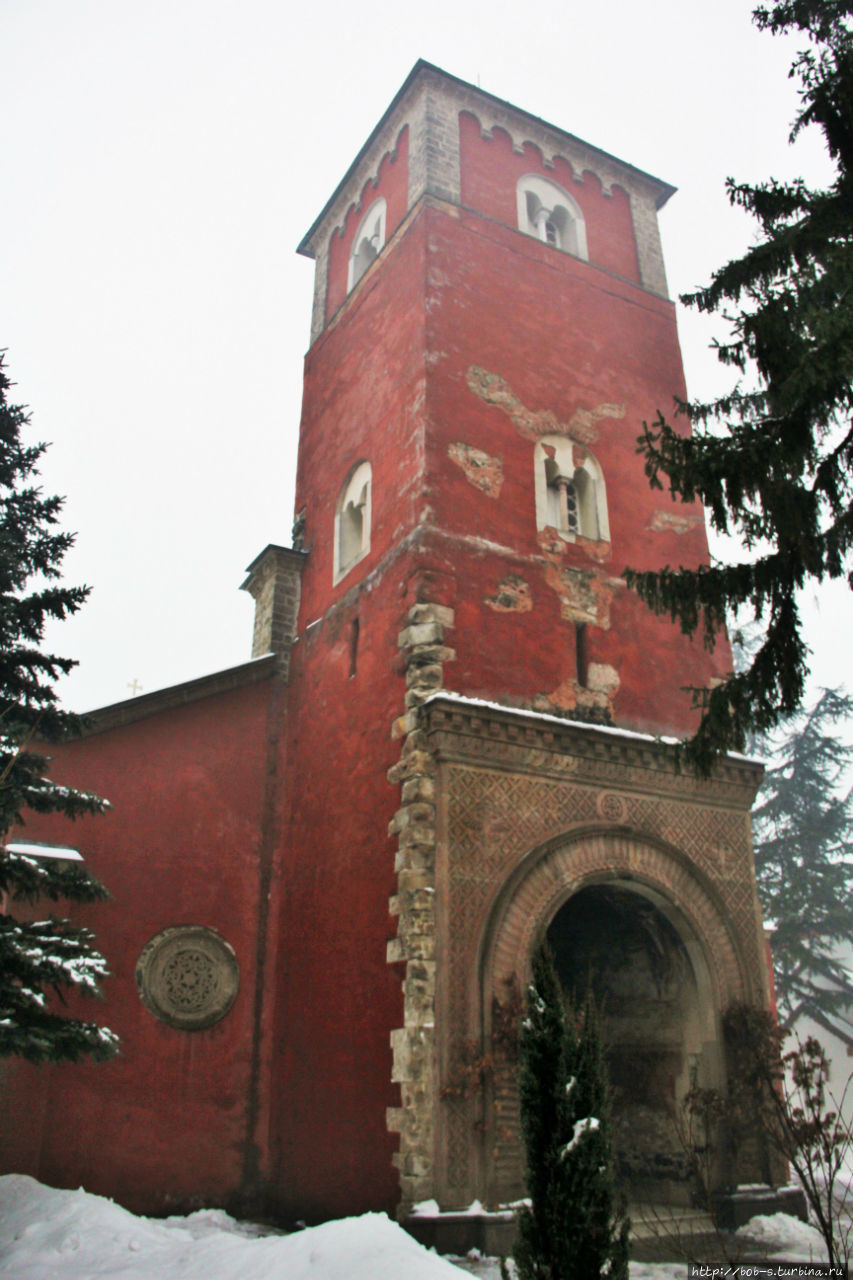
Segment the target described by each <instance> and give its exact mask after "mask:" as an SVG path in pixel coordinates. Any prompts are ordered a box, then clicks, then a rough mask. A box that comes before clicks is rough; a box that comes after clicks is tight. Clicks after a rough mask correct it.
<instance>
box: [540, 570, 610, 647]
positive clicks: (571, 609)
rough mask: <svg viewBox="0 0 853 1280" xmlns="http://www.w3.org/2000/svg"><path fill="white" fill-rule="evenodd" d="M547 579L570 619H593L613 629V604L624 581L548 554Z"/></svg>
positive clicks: (564, 616)
mask: <svg viewBox="0 0 853 1280" xmlns="http://www.w3.org/2000/svg"><path fill="white" fill-rule="evenodd" d="M545 582H546V583H547V585H548V586H549V587H550V588H551V590H552V591H556V593H557V595H558V597H559V600H560V615H561V617H563V618H565V619H566V621H567V622H591V623H592V624H593V625H594V626H596V627H602V628H603V629H604V630H605V631H607V630H609V628H610V606H611V604H612V602H613V596H614V594H615V592H616V590H617V588H619V587H620V586H621V585H622V582H621V580H620V579H619V578H606V577H604V575H603V574H601V573H598V572H596V570H594V569H571V568H569V567H568V566H566V565H562V564H560V563H559V561H557V560H555V559H552V558H551V557H548V559H547V562H546V564H545Z"/></svg>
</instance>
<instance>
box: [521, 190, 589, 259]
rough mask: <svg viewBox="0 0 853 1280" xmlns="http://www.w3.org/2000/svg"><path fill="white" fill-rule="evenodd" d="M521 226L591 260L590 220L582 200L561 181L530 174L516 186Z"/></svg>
mask: <svg viewBox="0 0 853 1280" xmlns="http://www.w3.org/2000/svg"><path fill="white" fill-rule="evenodd" d="M516 201H517V207H518V228H519V230H520V231H523V232H524V234H525V235H528V236H533V238H534V239H535V240H541V241H542V243H543V244H550V245H552V246H553V247H554V248H555V249H559V250H560V251H561V252H562V253H570V254H572V255H573V256H574V257H575V258H583V259H584V261H588V260H589V250H588V248H587V242H586V221H585V219H584V216H583V211H582V209H581V207H580V205H579V204H578V202H577V201H576V200H575V199H574V198H573V197H572V196H570V195H569V193H568V191H566V190H565V189H564V188H563V187H561V186H559V185H558V183H556V182H552V181H551V180H550V179H549V178H542V177H540V175H539V174H538V173H526V174H524V175H523V176H522V177H521V178H519V180H518V185H517V187H516Z"/></svg>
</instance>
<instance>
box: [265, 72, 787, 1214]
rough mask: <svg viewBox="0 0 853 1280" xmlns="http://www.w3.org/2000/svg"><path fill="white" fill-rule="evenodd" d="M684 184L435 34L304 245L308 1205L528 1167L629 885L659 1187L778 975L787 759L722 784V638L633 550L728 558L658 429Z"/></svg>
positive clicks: (638, 1021)
mask: <svg viewBox="0 0 853 1280" xmlns="http://www.w3.org/2000/svg"><path fill="white" fill-rule="evenodd" d="M672 193H673V188H672V187H670V186H668V185H667V184H666V183H664V182H661V181H659V180H658V179H656V178H653V177H651V176H650V175H648V174H646V173H644V172H642V171H641V170H639V169H636V168H634V167H633V166H632V165H630V164H626V163H624V162H622V161H620V160H617V159H615V158H614V157H612V156H610V155H608V154H607V153H605V152H603V151H600V150H598V149H597V148H595V147H593V146H591V145H589V144H587V143H585V142H583V141H581V140H580V139H578V138H576V137H574V136H572V135H571V134H569V133H566V132H564V131H563V130H561V129H557V128H555V127H553V126H552V125H549V124H547V123H545V122H544V121H542V120H540V119H538V118H536V117H534V116H531V115H529V114H528V113H526V112H524V111H522V110H520V109H518V108H516V107H513V106H511V105H510V104H508V103H506V102H503V101H501V100H500V99H497V98H495V97H493V96H491V95H490V94H487V93H484V92H482V91H481V90H479V89H477V88H474V87H473V86H471V85H468V84H465V83H464V82H462V81H460V80H457V79H455V78H454V77H452V76H449V75H447V74H445V73H444V72H442V71H440V70H439V69H437V68H435V67H433V66H430V65H429V64H427V63H423V62H419V63H418V64H417V65H416V66H415V68H414V69H413V71H412V73H411V74H410V75H409V77H408V79H407V80H406V82H405V83H404V85H403V86H402V88H401V89H400V91H399V93H398V94H397V95H396V97H395V98H394V100H393V102H392V103H391V105H390V106H389V108H388V110H387V111H386V112H385V114H384V116H383V117H382V119H381V120H380V122H379V123H378V125H377V126H376V128H375V129H374V130H373V132H372V134H371V135H370V137H369V138H368V140H367V142H366V143H365V145H364V147H363V148H362V150H361V151H360V152H359V154H358V156H357V157H356V159H355V160H354V162H353V164H352V166H351V167H350V169H349V171H348V172H347V174H346V175H345V177H344V178H343V180H342V182H341V183H340V185H339V186H338V188H337V189H336V191H335V192H334V194H333V195H332V197H331V199H330V200H329V202H328V203H327V205H326V207H325V208H324V209H323V211H322V213H321V214H320V216H319V217H318V218H317V220H316V221H315V223H314V224H313V226H312V227H311V229H310V230H309V232H308V233H307V235H306V236H305V238H304V240H303V242H302V244H301V245H300V252H302V253H304V254H307V255H308V256H310V257H312V258H314V259H315V262H316V278H315V292H314V305H313V319H312V334H311V347H310V349H309V351H308V354H307V357H306V361H305V386H304V399H303V413H302V423H301V434H300V448H299V463H298V476H297V497H296V511H297V521H298V527H299V530H300V539H301V541H302V547H303V548H304V552H305V553H307V554H306V555H305V557H304V566H303V571H302V581H301V600H300V606H299V618H298V622H297V625H296V638H295V640H294V643H293V646H292V650H291V658H290V667H289V683H288V688H287V712H286V716H287V728H286V735H285V737H286V771H285V794H284V798H283V801H282V813H281V822H282V829H283V831H284V837H283V851H282V865H283V877H284V878H283V890H282V908H281V920H280V925H281V938H282V940H283V941H282V944H281V945H282V955H283V957H284V960H283V963H282V966H281V971H280V977H279V983H280V987H279V994H278V1000H277V1010H278V1012H277V1024H276V1028H275V1031H274V1036H275V1044H276V1046H277V1051H278V1052H279V1053H280V1055H281V1064H282V1065H281V1070H280V1071H279V1073H278V1081H277V1089H276V1097H274V1098H273V1099H272V1100H271V1107H272V1131H273V1132H274V1133H277V1134H278V1135H279V1141H280V1163H281V1180H280V1185H282V1186H284V1187H288V1186H290V1187H292V1188H293V1192H292V1197H293V1207H294V1208H295V1209H296V1208H298V1211H299V1216H309V1215H310V1214H311V1213H312V1212H322V1213H324V1214H337V1213H351V1212H354V1211H357V1210H359V1209H364V1208H375V1207H388V1206H390V1205H391V1204H394V1203H398V1204H400V1205H401V1206H402V1211H403V1212H405V1211H406V1210H407V1208H408V1207H410V1206H411V1204H412V1203H414V1202H416V1201H419V1200H424V1199H431V1198H436V1199H437V1200H438V1201H439V1203H440V1204H441V1206H442V1208H448V1209H451V1208H459V1207H463V1206H464V1205H467V1204H469V1203H470V1202H471V1201H472V1200H473V1199H474V1198H479V1199H481V1200H482V1201H484V1202H486V1203H492V1204H495V1203H498V1202H500V1201H505V1200H509V1199H512V1198H514V1197H516V1196H518V1195H519V1194H521V1193H522V1185H521V1164H520V1159H521V1157H520V1143H519V1134H518V1116H517V1090H516V1085H515V1066H514V1058H513V1053H514V1049H513V1028H514V1026H515V1025H516V1020H517V1012H518V1001H519V998H520V994H521V992H522V990H523V986H524V983H525V981H526V977H527V973H528V967H529V961H530V955H531V953H532V949H533V947H534V946H535V944H536V942H537V940H538V939H540V938H542V937H543V936H545V935H546V933H547V935H548V936H549V938H551V939H552V942H553V944H554V947H555V950H556V951H557V952H558V953H559V954H561V955H562V956H563V961H564V965H565V967H566V972H567V973H568V972H569V971H570V970H571V969H572V966H574V967H575V968H576V969H579V970H580V969H583V968H584V965H585V954H581V953H580V952H578V951H577V946H576V945H575V943H572V944H571V946H570V945H569V942H570V939H569V934H570V933H571V935H572V937H573V938H574V937H575V936H576V935H578V934H579V933H582V932H583V931H582V930H581V931H579V930H578V929H577V928H576V924H577V919H578V918H579V916H578V913H579V912H580V915H581V916H582V917H583V919H584V920H586V921H587V922H588V923H590V929H589V930H588V933H589V934H590V939H593V938H594V935H595V933H596V921H599V922H601V923H602V927H605V926H606V927H610V925H609V924H608V923H607V922H612V921H613V920H616V919H621V918H623V916H625V914H626V913H627V915H628V916H629V917H630V928H626V931H625V935H624V936H625V938H633V939H635V941H636V940H638V941H637V946H639V947H640V948H641V949H642V946H643V945H646V944H647V950H648V956H647V957H646V960H644V961H643V963H641V964H639V966H638V965H634V964H632V962H631V959H630V956H631V946H629V945H628V943H627V942H626V944H625V948H624V950H625V954H624V955H623V956H621V958H620V960H619V963H618V964H617V965H615V966H614V968H613V971H612V973H610V974H609V975H605V977H604V978H603V979H602V980H603V981H605V982H606V983H609V984H610V985H609V986H608V988H607V990H608V991H609V993H610V996H611V997H612V1000H613V1008H614V1009H616V1010H617V1012H616V1013H615V1014H614V1016H613V1018H612V1019H611V1021H610V1025H609V1026H608V1034H609V1036H610V1038H611V1046H612V1050H613V1061H614V1062H615V1063H616V1064H617V1065H616V1068H615V1070H616V1074H617V1076H618V1079H617V1080H616V1084H617V1087H618V1088H619V1089H621V1090H622V1093H623V1094H624V1097H621V1101H620V1104H619V1105H620V1108H621V1110H620V1112H619V1114H620V1116H621V1118H622V1130H621V1132H622V1135H623V1138H622V1145H623V1148H624V1150H623V1151H622V1153H621V1154H622V1156H623V1157H624V1159H623V1164H624V1170H625V1176H626V1177H627V1178H629V1179H633V1180H634V1185H635V1187H640V1188H641V1189H642V1190H643V1194H647V1193H648V1194H649V1195H651V1196H652V1197H654V1196H657V1197H658V1198H662V1199H668V1200H670V1201H676V1202H677V1201H679V1200H685V1201H686V1200H689V1195H690V1188H689V1185H688V1175H687V1173H686V1172H685V1171H684V1170H683V1169H682V1168H681V1167H680V1166H679V1163H678V1158H677V1153H676V1152H675V1151H674V1148H673V1145H672V1140H671V1138H670V1137H668V1136H666V1135H665V1133H664V1128H665V1124H664V1118H665V1114H666V1113H667V1110H668V1109H670V1110H671V1108H672V1106H674V1105H675V1104H676V1103H677V1101H678V1099H679V1097H680V1096H682V1095H683V1093H684V1091H685V1090H686V1088H687V1087H688V1085H689V1083H690V1082H691V1081H692V1080H696V1079H699V1080H703V1081H706V1082H708V1083H712V1082H718V1081H719V1080H720V1079H721V1078H722V1076H723V1074H724V1071H725V1064H724V1061H723V1055H722V1051H721V1048H720V1043H721V1041H720V1017H721V1013H722V1011H723V1010H724V1009H725V1007H726V1005H727V1004H729V1003H731V1002H733V1001H735V1000H738V999H740V1000H747V999H748V1000H751V1001H752V1002H757V1003H759V1004H763V1005H766V1003H767V1001H768V999H769V993H768V989H767V974H766V965H765V959H764V951H763V942H762V937H761V923H760V914H759V909H758V904H757V899H756V895H755V884H754V873H753V869H752V860H751V845H750V828H749V808H750V804H751V801H752V797H753V795H754V791H755V788H756V786H757V783H758V778H759V770H758V769H757V768H756V767H755V766H753V765H751V764H749V763H748V762H745V761H742V760H729V761H725V762H722V763H721V765H720V767H719V769H718V771H717V774H716V776H715V777H714V778H713V779H712V780H711V781H709V782H707V783H699V782H698V781H696V780H695V779H693V778H690V777H685V776H682V775H679V774H678V772H677V771H676V769H675V767H674V757H673V750H672V747H671V745H667V743H666V742H665V741H664V740H663V738H664V737H665V736H667V735H671V736H675V737H678V736H682V735H684V734H686V733H687V732H689V730H690V728H691V726H692V723H693V717H692V713H691V707H690V697H689V694H688V692H686V690H687V687H688V686H704V685H707V684H708V683H709V682H711V681H714V680H718V679H720V678H722V677H724V676H725V674H726V671H727V669H728V665H729V653H728V650H727V646H726V644H725V643H724V642H722V643H721V644H720V645H718V647H717V649H716V651H715V652H714V653H712V654H708V653H706V652H704V651H703V649H702V647H701V645H695V644H693V643H692V642H691V641H689V640H688V639H686V638H684V637H683V636H681V635H680V634H679V633H678V631H677V629H676V628H674V627H672V626H671V625H669V624H668V623H667V622H665V621H663V620H661V619H659V618H656V617H654V616H653V615H652V614H650V613H649V612H648V611H647V610H646V608H645V607H644V606H643V605H642V604H641V603H640V602H639V601H638V600H637V599H636V597H635V596H633V595H632V594H631V593H630V592H629V591H628V589H627V587H626V585H625V582H624V579H623V577H622V574H623V570H624V569H625V567H626V566H628V565H630V566H631V567H633V568H637V569H645V568H652V567H660V566H662V565H665V564H685V565H691V566H695V565H698V564H701V563H702V562H704V561H705V560H706V559H707V555H708V550H707V543H706V537H705V528H704V522H703V515H702V511H701V508H699V507H692V506H682V505H678V504H675V503H673V502H672V501H671V500H670V499H669V498H668V496H666V495H664V494H662V493H661V492H660V491H658V492H655V491H652V490H651V489H650V488H649V486H648V483H647V481H646V479H645V477H644V474H643V467H642V461H641V459H640V458H639V457H638V455H637V452H636V443H635V442H636V438H637V436H638V434H639V433H640V430H641V427H642V422H643V420H644V419H650V418H652V417H654V415H655V413H656V411H657V409H658V408H662V409H664V410H666V409H668V407H669V406H670V405H671V404H672V400H673V396H675V395H683V394H684V390H685V388H684V382H683V374H682V368H681V359H680V353H679V347H678V339H677V333H676V324H675V313H674V307H673V303H672V302H671V300H670V299H669V297H668V295H667V287H666V279H665V274H664V268H663V259H662V255H661V248H660V240H659V234H658V224H657V212H658V209H659V208H660V207H661V206H662V205H663V204H664V203H665V201H666V200H668V199H669V197H670V196H671V195H672ZM389 901H390V909H389ZM572 903H574V904H575V905H574V907H572V906H571V904H572ZM620 913H621V915H620ZM566 921H568V922H569V923H568V924H567V923H565V922H566ZM655 930H657V933H656V934H655ZM655 938H657V940H658V941H660V939H661V938H663V939H665V941H666V948H667V949H668V950H667V955H668V956H669V957H670V962H671V963H669V968H668V970H667V972H668V974H669V977H668V978H667V981H669V982H670V986H671V990H670V989H669V988H667V990H668V991H669V995H664V996H661V995H660V992H658V995H656V994H655V991H656V986H655V983H656V978H655V977H654V975H653V974H652V972H651V969H649V965H650V964H651V960H650V959H649V957H650V956H651V954H652V950H653V944H654V940H655ZM643 939H645V940H646V943H645V944H644V943H643ZM577 945H580V944H577ZM590 945H592V941H590ZM631 945H633V944H631ZM573 946H574V947H575V950H574V951H573V950H572V947H573ZM566 957H568V958H566ZM644 965H645V968H644V967H643V966H644ZM584 971H585V970H584ZM567 981H568V979H567ZM665 986H666V984H665V983H664V987H665ZM658 987H660V984H659V983H658ZM632 1001H633V1002H634V1006H633V1007H634V1008H635V1010H636V1009H643V1010H645V1017H643V1018H638V1017H636V1016H633V1015H632V1014H631V1012H630V1007H631V1002H632ZM655 1001H657V1004H656V1003H655ZM656 1018H657V1022H656V1021H655V1019H656ZM655 1027H657V1030H655V1029H654V1028H655ZM630 1062H634V1063H639V1064H640V1066H639V1067H638V1069H637V1071H636V1072H635V1073H634V1078H633V1079H632V1078H631V1072H630V1071H629V1070H627V1066H626V1064H628V1063H630ZM619 1064H622V1066H621V1067H620V1066H619ZM620 1072H621V1075H620V1074H619V1073H620ZM643 1082H645V1083H643ZM620 1096H621V1095H620ZM632 1133H633V1134H634V1135H635V1137H634V1138H633V1139H632ZM638 1133H639V1134H641V1136H642V1142H641V1141H640V1140H639V1139H638V1138H637V1137H636V1134H638ZM649 1144H650V1145H649ZM644 1150H651V1151H652V1152H653V1153H654V1154H655V1155H656V1156H657V1157H659V1158H658V1159H657V1163H656V1164H655V1165H654V1168H653V1167H652V1163H650V1162H649V1161H646V1163H644V1156H643V1151H644ZM661 1171H663V1172H661ZM655 1179H657V1182H655ZM283 1194H284V1195H285V1197H286V1196H287V1195H288V1194H289V1193H288V1192H287V1191H285V1192H283Z"/></svg>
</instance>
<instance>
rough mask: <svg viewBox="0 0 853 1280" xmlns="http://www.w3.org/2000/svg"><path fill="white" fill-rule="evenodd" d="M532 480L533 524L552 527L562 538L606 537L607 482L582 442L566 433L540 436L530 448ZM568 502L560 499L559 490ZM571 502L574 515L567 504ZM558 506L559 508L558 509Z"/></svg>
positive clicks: (608, 536)
mask: <svg viewBox="0 0 853 1280" xmlns="http://www.w3.org/2000/svg"><path fill="white" fill-rule="evenodd" d="M533 464H534V472H535V484H536V528H537V529H538V530H540V531H541V530H544V529H554V530H556V532H557V533H558V534H559V536H560V537H561V538H562V539H563V540H564V541H565V542H575V541H576V540H577V539H578V538H587V539H589V540H590V541H591V542H609V541H610V521H609V518H608V514H607V486H606V484H605V480H604V472H603V470H602V468H601V464H600V463H599V461H598V459H597V458H596V457H595V455H594V454H593V453H591V452H590V450H589V449H587V448H586V446H585V445H583V446H582V445H577V444H575V443H574V441H572V440H569V439H567V438H566V436H557V435H550V436H543V437H542V439H541V440H538V441H537V443H536V446H535V448H534V451H533ZM563 490H565V491H569V490H570V491H571V492H570V493H567V498H568V502H566V503H565V505H563V504H562V503H561V491H563ZM572 499H573V503H574V519H572V518H571V516H572V513H571V509H570V510H569V512H568V518H567V512H566V509H565V507H566V506H568V507H569V508H571V505H572ZM561 506H562V509H561Z"/></svg>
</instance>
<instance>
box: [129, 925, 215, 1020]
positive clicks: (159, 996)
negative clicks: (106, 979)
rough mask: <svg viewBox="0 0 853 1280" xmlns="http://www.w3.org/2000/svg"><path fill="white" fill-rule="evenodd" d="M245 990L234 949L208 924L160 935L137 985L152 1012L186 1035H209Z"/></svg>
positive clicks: (140, 966) (148, 948)
mask: <svg viewBox="0 0 853 1280" xmlns="http://www.w3.org/2000/svg"><path fill="white" fill-rule="evenodd" d="M239 985H240V969H239V965H238V964H237V956H236V954H235V952H234V948H233V947H232V946H231V945H230V943H228V942H226V941H225V939H224V938H223V937H221V936H220V935H219V934H218V933H217V932H216V930H215V929H207V928H205V927H204V926H203V925H175V926H173V927H172V928H170V929H164V930H163V931H162V933H158V934H155V936H154V937H153V938H152V939H151V940H150V942H148V943H146V945H145V946H144V947H143V949H142V951H141V953H140V956H139V960H138V961H137V964H136V986H137V989H138V991H139V998H140V1000H141V1001H142V1003H143V1004H144V1005H145V1007H146V1009H150V1011H151V1012H152V1013H153V1014H154V1016H155V1017H157V1018H159V1019H160V1020H161V1022H165V1023H167V1024H168V1025H169V1026H170V1027H177V1028H179V1029H180V1030H181V1031H203V1030H204V1029H205V1028H206V1027H212V1026H213V1025H214V1023H217V1022H219V1021H220V1020H221V1019H222V1018H224V1017H225V1015H226V1013H227V1012H228V1010H229V1009H230V1008H231V1006H232V1004H233V1003H234V1001H235V999H236V998H237V991H238V988H239Z"/></svg>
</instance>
